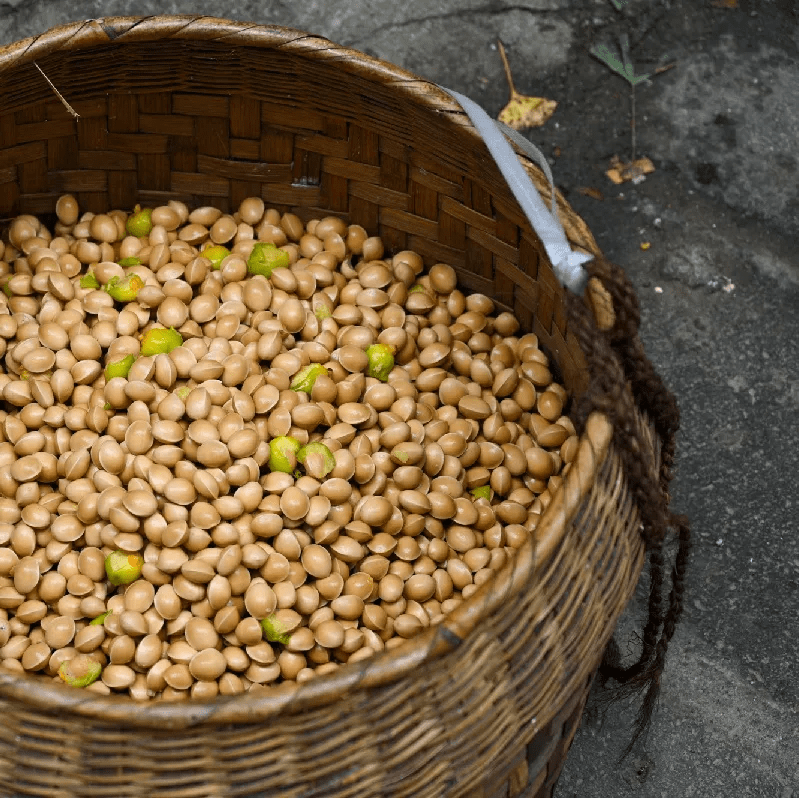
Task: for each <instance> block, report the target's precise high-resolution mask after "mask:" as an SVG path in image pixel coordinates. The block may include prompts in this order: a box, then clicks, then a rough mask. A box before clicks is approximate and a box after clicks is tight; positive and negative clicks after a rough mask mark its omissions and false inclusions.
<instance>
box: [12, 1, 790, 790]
mask: <svg viewBox="0 0 799 798" xmlns="http://www.w3.org/2000/svg"><path fill="white" fill-rule="evenodd" d="M738 6H739V8H737V9H735V10H730V9H723V8H717V7H715V6H714V5H713V4H711V3H710V2H709V1H706V0H628V2H627V4H626V5H625V6H624V8H623V11H622V12H617V11H615V10H614V8H613V6H612V4H611V3H610V2H609V0H527V1H526V2H525V1H524V0H520V1H519V2H503V0H471V2H467V1H466V0H433V1H432V2H425V0H409V1H408V2H403V3H389V2H380V0H349V2H340V0H329V1H328V2H321V1H320V0H308V1H307V2H305V3H291V2H280V1H279V0H265V2H251V1H250V0H247V1H246V2H232V0H214V2H208V1H207V0H193V1H192V2H188V1H186V2H184V1H183V0H160V1H159V2H155V0H142V1H141V2H138V3H129V2H121V1H120V0H109V1H108V2H99V1H97V0H74V2H70V3H64V2H56V0H36V1H35V2H30V1H26V0H11V2H9V0H5V2H0V43H6V42H10V41H14V40H16V39H19V38H22V37H24V36H26V35H30V34H34V33H38V32H41V31H43V30H45V29H47V28H48V27H50V26H52V25H55V24H60V23H63V22H67V21H70V20H74V19H83V18H92V17H100V16H110V15H113V14H152V13H191V14H210V15H214V16H221V17H227V18H231V19H238V20H250V21H255V22H261V23H277V24H282V25H286V26H290V27H297V28H300V29H304V30H308V31H311V32H314V33H320V34H323V35H326V36H328V37H329V38H332V39H333V40H334V41H337V42H339V43H341V44H348V45H352V46H355V47H358V48H360V49H362V50H365V51H367V52H369V53H372V54H374V55H377V56H379V57H382V58H385V59H387V60H390V61H393V62H395V63H398V64H400V65H402V66H405V67H406V68H409V69H411V70H414V71H416V72H418V73H419V74H421V75H422V76H424V77H426V78H428V79H430V80H433V81H436V82H439V83H442V84H444V85H446V86H449V87H451V88H454V89H457V90H459V91H462V92H464V93H466V94H468V95H470V96H471V97H473V98H474V99H475V100H477V101H478V102H480V103H481V104H483V105H484V107H486V109H487V110H489V112H491V113H494V114H496V113H497V112H498V111H499V109H500V108H501V107H502V105H503V103H504V102H505V101H506V98H507V90H506V86H505V83H504V80H503V78H502V70H501V65H500V62H499V58H498V55H497V52H496V45H495V42H496V39H497V37H498V36H501V37H502V39H503V41H504V42H505V43H506V45H507V46H508V51H509V56H510V58H511V61H512V64H513V66H514V71H515V76H516V82H517V84H518V87H519V89H520V90H521V91H524V92H526V93H531V94H536V93H540V94H542V95H544V96H547V97H551V98H554V99H556V100H558V102H559V103H560V106H559V108H558V111H557V112H556V114H555V116H554V117H553V118H552V120H551V121H550V122H549V123H548V124H547V125H546V126H545V127H544V128H542V129H540V130H536V131H532V132H530V133H529V136H530V138H531V139H532V140H533V141H534V142H536V143H537V144H538V145H539V146H540V147H541V148H542V149H543V150H544V152H545V153H546V154H547V156H549V157H550V160H551V162H552V163H553V168H554V170H555V176H556V180H557V182H558V183H559V185H560V186H561V188H562V189H563V190H564V191H565V192H566V194H567V196H568V198H569V199H570V201H571V202H572V203H573V205H574V207H575V208H576V209H577V211H578V212H579V213H580V214H581V215H583V217H584V218H585V219H586V221H587V222H588V223H589V226H590V227H591V228H592V230H593V232H594V234H595V236H596V237H597V240H598V241H599V243H600V245H601V246H602V247H603V249H604V250H605V252H606V253H607V254H608V255H609V256H610V257H612V258H613V259H615V260H616V261H617V262H619V263H621V264H622V265H624V266H625V268H626V269H627V270H628V273H629V274H630V275H631V277H632V279H633V280H634V282H635V284H636V287H637V289H638V291H639V296H640V299H641V304H642V307H643V337H644V340H645V343H646V346H647V350H648V352H649V354H650V356H651V357H652V359H653V361H654V362H655V364H656V366H657V368H658V370H659V371H660V372H661V373H662V374H663V376H664V377H665V378H666V380H667V382H668V384H669V385H670V386H671V387H672V388H673V390H674V391H675V392H676V393H677V396H678V398H679V400H680V404H681V408H682V412H683V430H682V433H681V438H680V452H679V455H680V456H679V473H678V477H677V479H676V483H675V489H674V503H675V506H676V508H677V509H679V510H681V511H684V512H687V513H688V514H689V515H690V517H691V519H692V521H693V528H694V535H695V541H696V543H695V550H694V553H693V559H692V563H691V569H690V573H689V577H688V594H687V603H686V611H685V618H684V621H683V623H682V625H681V627H680V628H679V630H678V632H677V635H676V636H675V639H674V641H673V643H672V646H671V650H670V655H669V661H668V667H667V671H666V674H665V677H664V681H663V691H662V694H661V701H660V706H659V710H658V713H657V714H656V717H655V720H654V722H653V725H652V728H651V731H650V734H649V737H648V740H647V741H646V742H645V743H644V744H643V745H641V746H639V747H638V748H636V750H635V751H634V752H633V754H632V755H631V756H630V757H629V758H628V759H626V760H625V761H624V762H622V763H621V764H618V763H617V758H618V756H619V754H620V753H621V751H622V749H623V748H624V745H625V743H626V742H627V739H628V733H629V727H630V724H631V722H632V720H633V718H634V712H635V707H634V706H633V705H616V706H614V707H612V708H611V709H610V711H609V712H608V713H607V715H606V717H605V719H604V724H602V723H601V722H600V718H598V717H593V716H591V715H589V716H586V718H585V720H584V723H583V727H582V729H581V730H580V732H579V733H578V735H577V738H576V740H575V743H574V746H573V748H572V751H571V753H570V756H569V759H568V761H567V763H566V766H565V769H564V772H563V775H562V778H561V781H560V784H559V786H558V789H557V792H556V795H557V798H623V797H624V796H634V797H635V798H677V797H678V796H680V797H681V796H695V797H696V798H700V797H701V798H715V797H716V796H725V797H726V796H753V797H754V796H756V797H757V798H760V797H761V796H769V797H771V796H774V797H775V798H790V796H794V797H795V798H796V797H797V796H799V686H798V685H799V664H797V663H799V642H797V639H798V637H797V633H798V632H799V620H798V618H797V615H798V609H799V523H798V522H797V516H798V515H799V512H798V509H799V508H798V506H797V505H798V503H799V490H797V486H799V479H798V478H797V459H796V451H797V450H798V449H799V423H797V419H799V351H798V350H799V312H797V311H798V310H799V256H797V253H796V238H797V233H799V190H798V189H797V155H796V153H797V151H798V149H799V148H798V147H797V145H798V144H799V89H797V87H799V60H798V59H797V48H798V47H799V25H798V24H797V16H796V9H795V4H794V2H793V0H759V2H755V0H739V3H738ZM623 32H627V33H628V34H629V35H630V40H631V47H632V57H633V60H634V62H635V64H636V66H637V68H638V71H644V72H652V71H654V70H655V69H656V68H657V67H663V66H666V65H668V64H674V67H673V68H672V69H670V70H668V71H666V72H663V73H661V74H657V75H656V76H654V77H653V78H652V79H651V80H650V81H649V82H647V83H644V84H642V85H640V86H639V87H638V88H637V90H636V101H637V139H638V152H639V154H646V155H648V156H649V157H650V158H652V160H653V161H654V163H655V165H656V167H657V171H656V172H655V173H653V174H652V175H650V176H649V177H648V178H647V179H646V181H644V182H642V183H640V184H638V185H632V184H629V183H628V184H625V185H624V186H621V187H614V186H612V185H611V184H610V182H609V181H608V180H607V178H606V177H605V176H604V169H605V168H606V167H607V164H608V160H609V158H610V157H611V156H612V155H614V154H619V155H621V156H623V157H626V156H628V154H629V150H630V128H629V104H630V96H629V90H628V88H627V86H626V85H625V84H624V83H623V81H622V80H621V79H620V78H618V77H617V76H615V75H613V74H611V73H610V72H609V71H608V70H607V69H606V68H605V67H604V66H603V65H602V64H600V63H599V62H597V61H596V60H595V59H593V58H591V56H590V55H589V54H588V49H589V47H590V46H591V45H593V44H595V43H599V42H604V43H607V44H614V43H615V42H616V41H617V39H618V35H619V34H620V33H623ZM586 187H593V188H595V189H599V190H601V192H602V194H603V197H604V198H603V199H602V200H597V199H593V198H591V197H589V196H586V195H585V194H583V193H581V192H580V189H584V188H586ZM644 242H648V243H649V244H650V247H649V249H647V250H646V251H644V250H642V249H641V247H640V245H641V244H642V243H644ZM644 587H645V585H642V586H641V588H640V589H639V593H640V594H641V595H639V596H637V597H636V599H635V600H634V602H633V603H632V605H631V608H630V610H629V612H628V613H627V614H626V615H625V617H624V619H623V621H622V623H621V632H622V633H625V632H629V631H631V630H632V629H634V628H636V625H638V624H640V618H641V615H642V612H643V609H642V608H643V603H642V596H643V595H644V593H643V588H644ZM638 628H640V625H639V626H638Z"/></svg>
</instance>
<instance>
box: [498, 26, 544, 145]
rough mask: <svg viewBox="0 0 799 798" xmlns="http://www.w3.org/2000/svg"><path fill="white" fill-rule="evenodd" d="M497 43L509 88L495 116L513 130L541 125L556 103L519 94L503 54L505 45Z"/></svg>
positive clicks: (506, 58)
mask: <svg viewBox="0 0 799 798" xmlns="http://www.w3.org/2000/svg"><path fill="white" fill-rule="evenodd" d="M498 44H499V55H500V57H501V58H502V66H503V67H504V68H505V77H506V78H507V80H508V88H509V89H510V100H509V101H508V104H507V105H506V106H505V107H504V108H503V109H502V110H501V111H500V112H499V117H497V118H498V119H499V121H500V122H504V123H505V124H506V125H508V127H512V128H513V129H514V130H526V129H527V128H530V127H541V125H543V124H544V123H545V122H546V121H547V119H549V117H551V116H552V114H553V113H554V112H555V109H556V108H557V107H558V104H557V103H556V102H555V101H554V100H547V99H546V98H545V97H528V96H527V95H526V94H520V93H519V92H518V91H516V86H515V85H514V84H513V76H512V74H511V71H510V64H509V63H508V57H507V56H506V55H505V47H504V46H503V44H502V42H501V41H498Z"/></svg>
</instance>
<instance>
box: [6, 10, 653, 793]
mask: <svg viewBox="0 0 799 798" xmlns="http://www.w3.org/2000/svg"><path fill="white" fill-rule="evenodd" d="M37 66H38V67H39V68H41V70H42V71H41V72H40V71H39V69H37ZM42 72H43V73H44V74H45V75H46V76H47V78H48V79H49V81H51V82H52V86H51V85H50V84H49V83H48V82H47V81H46V80H45V78H44V77H43V74H42ZM53 87H55V88H57V89H58V91H59V92H60V93H61V95H62V96H63V100H65V101H66V102H67V103H68V104H69V106H70V107H71V109H72V110H73V111H74V113H75V114H77V116H73V115H72V113H71V112H70V111H69V110H68V109H67V108H66V106H65V104H64V102H62V99H61V98H59V97H58V96H57V95H56V94H55V93H54V89H53ZM520 157H521V155H520ZM522 160H523V163H524V165H525V168H526V169H527V170H528V173H529V175H530V177H531V178H532V180H533V181H534V182H535V184H536V186H537V187H539V189H540V191H541V192H542V193H546V192H547V189H546V188H545V182H544V180H543V178H542V175H541V173H540V172H539V170H538V169H537V168H536V167H534V166H532V165H531V164H530V163H529V162H528V161H527V160H526V159H524V158H522ZM65 192H69V193H72V194H74V195H75V196H76V197H77V198H78V200H79V203H80V205H81V208H82V209H83V210H92V211H95V212H99V211H103V210H107V209H109V208H125V209H130V208H131V207H132V206H133V205H134V203H137V202H140V203H144V204H148V205H155V204H162V203H164V202H166V201H167V200H169V199H172V198H177V199H181V200H183V201H185V202H187V203H189V204H190V205H192V206H196V205H200V204H210V205H216V206H218V207H220V208H222V209H225V210H230V209H234V208H235V207H236V206H237V204H238V203H239V202H240V201H241V200H242V199H244V198H245V197H248V196H252V195H257V196H261V197H263V198H264V200H265V201H266V203H267V205H268V206H272V207H276V208H278V209H279V210H292V211H293V212H295V213H298V214H300V215H302V216H305V217H306V218H308V217H310V216H314V215H326V214H335V215H338V216H341V217H343V218H344V219H346V220H348V221H350V222H352V223H358V224H361V225H363V226H364V227H365V228H366V229H367V230H368V231H370V233H373V234H374V233H379V235H381V236H382V238H383V240H384V242H385V243H386V246H387V248H388V249H389V251H396V250H399V249H413V250H416V251H418V252H419V253H421V254H422V255H423V257H424V258H425V259H426V261H427V262H428V264H432V263H435V262H439V261H442V262H446V263H449V264H452V265H453V266H454V267H455V269H456V270H457V272H458V275H459V278H460V283H461V287H462V288H463V289H464V290H466V291H478V292H481V293H485V294H488V295H489V296H491V297H493V298H495V299H496V300H497V301H498V302H499V303H500V304H503V305H505V306H506V307H508V308H510V309H512V310H513V311H514V312H515V314H516V315H517V317H518V318H519V319H520V321H521V323H522V325H523V327H524V328H525V329H527V330H531V331H533V332H535V333H536V334H537V335H538V336H539V339H540V341H541V343H542V345H543V347H544V348H545V349H546V351H547V352H548V353H549V355H550V356H551V358H552V359H553V361H554V364H555V367H556V369H557V370H558V371H559V376H560V377H561V378H562V380H563V381H564V384H565V385H566V387H567V389H568V390H569V391H570V392H571V393H572V394H573V395H574V396H579V395H580V394H581V392H583V391H585V390H586V386H587V385H588V381H589V378H590V374H589V369H588V367H587V365H586V359H585V357H584V353H583V352H582V351H581V348H580V345H579V344H578V341H577V338H576V337H575V335H574V334H573V332H572V331H571V330H570V329H569V328H568V324H567V316H566V312H565V310H564V296H563V291H564V289H562V288H561V286H560V285H559V283H558V282H557V280H556V279H555V277H554V275H553V272H552V269H551V267H550V263H549V261H548V260H547V257H546V254H545V252H544V249H543V247H542V246H541V244H540V242H539V240H538V238H537V237H536V235H535V234H534V232H533V231H532V230H531V228H530V225H529V223H528V221H527V220H526V218H525V217H524V216H523V214H522V213H521V211H520V210H519V208H518V206H517V205H516V203H515V201H514V200H513V199H512V197H511V196H510V193H509V191H508V188H507V185H506V184H505V182H504V180H503V179H502V177H501V175H500V173H499V171H498V170H497V168H496V167H495V165H494V163H493V161H492V160H491V159H490V157H489V156H488V154H487V151H486V149H485V146H484V145H483V143H482V140H481V139H480V137H479V136H478V135H477V134H476V132H475V131H474V129H473V128H472V126H471V124H470V123H469V122H468V120H467V119H466V117H465V115H464V114H463V112H462V111H461V110H460V107H459V106H458V105H457V104H455V103H454V101H453V100H452V99H451V98H450V97H449V96H448V95H446V94H445V93H444V92H443V91H441V90H440V89H439V88H438V87H436V86H434V85H432V84H430V83H428V82H425V81H424V80H421V79H419V78H417V77H416V76H414V75H412V74H409V73H407V72H405V71H403V70H401V69H399V68H396V67H394V66H391V65H389V64H386V63H384V62H381V61H378V60H375V59H373V58H370V57H367V56H365V55H363V54H362V53H359V52H356V51H353V50H350V49H346V48H343V47H338V46H336V45H334V44H332V43H330V42H329V41H327V40H325V39H322V38H318V37H314V36H309V35H306V34H302V33H299V32H296V31H291V30H287V29H283V28H278V27H258V26H253V25H245V24H239V23H231V22H227V21H224V20H218V19H210V18H190V17H155V18H146V19H139V18H135V19H134V18H113V19H105V20H91V21H87V22H83V23H79V24H73V25H68V26H64V27H61V28H57V29H54V30H52V31H49V32H48V33H45V34H43V35H41V36H39V37H36V38H34V39H28V40H25V41H23V42H20V43H18V44H15V45H12V46H10V47H6V48H4V49H0V217H2V218H6V219H8V218H9V217H12V216H13V215H15V214H18V213H33V214H39V215H45V216H46V215H48V214H52V213H53V211H54V206H55V202H56V199H57V198H58V196H59V195H61V194H62V193H65ZM558 209H559V213H560V216H561V219H562V222H563V224H564V227H565V229H566V232H567V235H568V238H569V239H570V241H571V243H572V244H573V245H574V246H576V247H578V248H581V249H583V250H585V251H587V252H591V253H594V254H596V255H598V254H599V252H598V249H597V246H596V244H595V242H594V240H593V238H592V236H591V234H590V232H589V230H588V229H587V227H586V225H585V224H584V223H583V221H582V220H581V219H580V218H579V217H578V216H577V215H576V214H575V213H574V211H573V210H572V209H571V208H570V207H569V206H568V204H567V203H566V202H565V201H564V200H563V198H562V197H561V196H560V195H559V196H558ZM635 423H636V424H637V425H639V427H640V428H641V430H643V432H642V434H643V436H644V438H645V439H646V440H647V441H648V442H649V448H648V450H647V451H646V452H643V455H642V456H643V457H644V458H645V462H646V463H648V465H649V468H651V470H652V472H653V473H657V468H658V447H657V445H656V444H655V442H654V441H655V436H654V435H652V434H650V433H649V427H648V424H647V422H646V420H645V418H644V416H643V414H641V413H640V412H637V414H636V417H635ZM644 558H645V547H644V543H643V541H642V539H641V535H640V518H639V512H638V509H637V508H636V506H635V503H634V501H633V498H632V495H631V491H630V490H629V488H628V484H627V480H626V478H625V475H624V471H623V468H622V462H621V458H620V456H619V452H618V451H617V446H616V444H615V443H614V442H613V428H612V425H611V423H610V422H609V420H608V418H607V417H606V416H604V415H601V414H598V413H594V414H592V415H591V416H590V418H589V419H588V423H587V425H586V427H585V431H584V433H583V434H582V436H581V441H580V447H579V454H578V458H577V460H576V463H575V466H574V467H573V469H572V471H571V472H570V474H569V475H568V477H567V478H566V480H565V482H564V485H563V486H562V488H561V489H560V490H559V492H558V493H557V494H556V495H555V497H554V498H553V500H552V502H551V504H550V505H549V507H548V508H547V510H546V512H545V514H544V516H543V517H542V520H541V522H540V525H539V527H538V529H537V531H536V533H535V536H534V538H533V539H532V540H530V541H529V543H528V544H526V545H525V546H524V547H522V548H521V549H520V550H519V551H518V554H517V556H516V557H515V559H513V560H512V561H511V562H510V563H509V564H508V565H507V566H506V567H505V569H504V570H503V571H501V572H500V573H498V575H497V577H496V578H495V579H494V580H493V581H492V582H490V583H489V584H487V585H485V586H484V587H483V588H481V590H480V591H479V592H478V593H476V594H475V595H474V596H473V597H472V598H470V599H469V600H468V601H466V602H465V603H464V604H463V605H461V606H460V607H459V608H458V609H457V610H456V611H455V612H454V613H453V614H452V615H451V616H450V617H449V618H448V620H447V621H446V622H445V623H443V624H441V625H440V626H438V627H436V628H434V629H429V630H428V631H427V632H426V633H425V634H423V635H422V636H420V637H418V638H415V639H413V640H411V641H408V642H406V643H405V644H404V645H403V646H402V647H400V648H397V649H394V650H392V651H390V652H387V653H384V654H382V655H379V656H376V657H374V658H372V659H369V660H365V661H362V662H359V663H357V664H353V665H349V666H344V667H342V668H341V669H340V670H339V671H337V672H335V673H333V674H330V675H326V676H323V677H319V678H317V679H314V680H312V681H310V682H308V683H305V684H303V685H296V684H286V685H282V686H281V687H279V688H275V689H274V690H273V691H272V692H270V693H262V694H258V695H247V694H244V695H241V696H235V697H228V698H224V699H222V698H220V699H217V700H214V701H208V702H192V701H189V702H179V703H172V704H170V703H164V702H151V703H148V704H143V703H135V702H134V701H132V700H129V699H123V698H120V697H116V698H114V697H103V696H99V695H94V694H91V693H86V692H84V691H80V690H76V689H70V688H66V687H63V686H60V685H57V684H55V683H53V682H50V681H48V680H44V679H33V678H31V677H23V676H19V675H17V674H11V673H0V712H2V716H3V722H2V724H0V793H2V794H3V795H20V796H21V795H26V796H29V795H33V796H52V798H68V797H69V798H78V797H79V796H80V798H84V797H85V798H89V797H91V798H100V796H108V798H121V797H122V796H147V797H148V798H156V797H157V796H164V797H166V796H169V798H222V796H231V797H232V796H251V797H253V798H254V797H255V796H264V797H265V796H290V797H292V798H300V796H302V798H312V796H315V797H318V798H346V796H355V795H358V796H360V797H361V798H365V796H394V797H395V798H400V796H409V797H411V796H413V798H433V797H438V796H470V797H471V798H481V797H482V798H518V796H525V798H533V797H535V798H543V797H544V796H551V795H552V794H553V790H554V785H555V783H556V781H557V778H558V775H559V773H560V770H561V767H562V765H563V763H564V761H565V757H566V753H567V750H568V748H569V745H570V742H571V740H572V737H573V735H574V733H575V730H576V728H577V726H578V724H579V722H580V717H581V714H582V711H583V707H584V704H585V701H586V698H587V695H588V691H589V688H590V685H591V682H592V679H593V676H594V674H595V672H596V670H597V667H598V664H599V661H600V659H601V657H602V652H603V650H604V648H605V646H606V644H607V642H608V640H609V639H610V637H611V635H612V632H613V629H614V626H615V623H616V621H617V619H618V617H619V615H620V613H621V612H622V610H623V608H624V607H625V605H626V604H627V602H628V600H629V598H630V596H631V594H632V592H633V590H634V588H635V585H636V583H637V581H638V578H639V575H640V573H641V569H642V566H643V563H644Z"/></svg>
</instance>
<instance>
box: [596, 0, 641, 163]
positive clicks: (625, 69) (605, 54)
mask: <svg viewBox="0 0 799 798" xmlns="http://www.w3.org/2000/svg"><path fill="white" fill-rule="evenodd" d="M611 2H612V3H613V4H614V6H616V7H617V8H618V5H617V3H618V2H619V0H611ZM619 47H620V49H621V60H619V57H618V54H617V53H614V52H613V51H612V50H611V49H610V48H609V47H608V46H607V45H604V44H595V45H594V46H593V47H592V48H591V49H590V51H589V52H590V53H591V55H592V56H594V58H596V59H597V60H599V61H601V62H602V63H603V64H604V65H605V66H606V67H607V68H608V69H610V70H611V71H613V72H615V73H616V74H617V75H621V77H623V78H624V79H625V80H626V81H627V82H628V83H629V84H630V98H631V111H630V117H631V124H630V133H631V137H632V159H631V160H632V161H635V87H636V86H637V85H638V84H639V83H642V82H643V81H645V80H649V78H650V77H651V74H646V75H636V74H635V68H634V67H633V64H632V61H631V60H630V39H629V37H628V36H627V34H626V33H623V34H621V35H620V36H619Z"/></svg>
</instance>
